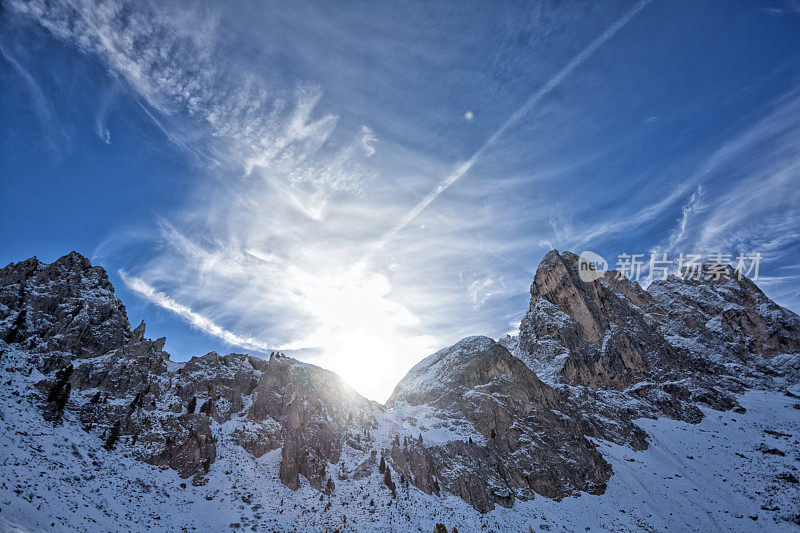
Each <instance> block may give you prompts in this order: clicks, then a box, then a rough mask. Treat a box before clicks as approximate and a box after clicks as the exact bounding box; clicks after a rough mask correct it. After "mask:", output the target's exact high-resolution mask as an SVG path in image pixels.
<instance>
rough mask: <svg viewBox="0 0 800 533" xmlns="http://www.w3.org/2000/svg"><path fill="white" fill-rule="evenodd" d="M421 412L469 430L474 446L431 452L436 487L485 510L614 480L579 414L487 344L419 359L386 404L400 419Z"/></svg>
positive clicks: (478, 340)
mask: <svg viewBox="0 0 800 533" xmlns="http://www.w3.org/2000/svg"><path fill="white" fill-rule="evenodd" d="M421 405H422V406H426V407H427V408H429V409H432V410H434V412H435V413H436V415H437V416H438V417H439V418H441V419H456V420H467V421H469V422H470V423H471V424H472V426H473V428H474V432H475V433H476V434H477V435H476V438H475V439H474V440H473V439H472V438H470V439H469V440H467V441H466V442H465V441H463V440H459V439H452V440H449V441H448V442H446V443H442V444H432V445H431V446H429V448H428V451H429V453H430V454H431V456H432V458H433V461H432V462H433V464H434V465H435V471H436V474H437V477H438V478H439V481H440V482H441V485H442V486H443V487H444V488H446V489H447V490H449V491H450V492H453V493H455V494H459V495H461V497H462V498H464V499H465V500H466V501H468V502H470V503H471V504H473V505H474V506H475V507H476V508H478V509H480V510H482V511H488V510H490V509H491V508H492V507H493V506H494V504H500V505H506V506H509V505H511V503H513V501H514V499H515V498H519V499H529V498H532V497H533V495H534V493H538V494H542V495H544V496H548V497H551V498H557V497H562V496H565V495H567V494H571V493H572V492H573V491H587V492H592V493H598V492H602V491H603V490H604V487H605V484H604V483H605V481H606V479H607V478H608V476H609V475H610V473H611V470H610V467H609V466H608V464H607V463H606V462H605V461H604V460H603V458H602V456H601V455H600V454H599V453H598V452H597V451H596V450H595V447H594V445H592V444H591V443H590V442H589V441H588V440H586V438H585V436H584V434H583V431H582V428H581V425H580V424H579V423H578V422H576V420H580V415H579V414H578V413H575V412H573V411H571V408H570V407H569V406H568V405H566V404H564V403H562V402H561V401H559V400H558V399H557V398H556V395H555V393H554V391H553V389H552V388H551V387H549V386H548V385H546V384H544V383H542V381H540V380H539V379H538V378H537V377H536V375H535V374H534V373H533V372H532V371H531V370H530V369H529V368H528V367H527V366H525V364H524V363H523V362H522V361H520V360H519V359H517V358H516V357H514V356H512V355H511V354H510V353H509V352H508V350H507V349H506V348H505V347H503V346H501V345H500V344H498V343H496V342H495V341H493V340H492V339H490V338H488V337H470V338H467V339H464V340H462V341H459V342H458V343H456V344H455V345H454V346H452V347H450V348H446V349H444V350H441V351H439V352H437V353H435V354H433V355H431V356H430V357H428V358H426V359H424V360H422V361H421V362H420V363H419V364H417V365H416V366H415V367H414V368H412V369H411V371H409V373H408V374H407V375H406V377H404V378H403V379H402V380H401V381H400V383H398V385H397V387H396V388H395V390H394V392H393V393H392V396H391V397H390V398H389V401H388V402H387V407H388V408H389V409H390V410H396V411H400V412H402V411H403V410H404V409H405V408H407V407H408V406H411V407H413V406H421ZM477 436H480V437H482V438H480V439H478V438H477ZM411 463H412V464H414V462H413V461H411ZM415 477H418V476H417V475H415Z"/></svg>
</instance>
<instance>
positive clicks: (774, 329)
mask: <svg viewBox="0 0 800 533" xmlns="http://www.w3.org/2000/svg"><path fill="white" fill-rule="evenodd" d="M578 267H579V262H578V256H576V255H575V254H572V253H570V252H564V253H559V252H558V251H557V250H553V251H551V252H549V253H548V254H547V255H546V256H545V257H544V259H543V260H542V262H541V263H540V265H539V268H538V270H537V272H536V275H535V278H534V282H533V284H532V286H531V303H530V307H529V309H528V312H527V313H526V315H525V317H524V318H523V320H522V322H521V325H520V330H519V335H518V336H514V337H507V338H506V339H503V340H502V343H503V344H505V345H507V346H509V347H510V348H511V349H512V350H513V353H514V355H515V356H517V357H519V358H520V359H521V360H523V361H524V362H525V363H526V364H527V365H528V366H529V367H530V368H531V369H532V370H533V371H534V372H535V373H536V374H537V375H538V376H540V377H541V378H542V379H544V380H545V381H546V382H548V383H549V384H551V385H553V386H554V387H555V388H556V390H557V392H558V393H559V394H560V395H561V397H562V398H563V399H564V401H566V402H568V403H571V404H574V405H575V406H576V409H577V410H578V411H580V412H581V413H583V415H584V417H585V419H586V421H587V423H588V424H589V427H588V428H587V429H586V431H587V433H589V434H594V435H596V436H598V437H601V438H606V439H608V440H612V441H615V442H618V443H622V444H627V445H630V446H633V447H634V448H641V447H645V446H646V441H645V440H644V439H643V436H642V435H641V433H640V432H638V431H637V428H636V426H635V425H634V424H632V420H634V419H636V418H639V417H652V418H657V417H660V416H668V417H671V418H675V419H679V420H685V421H689V422H697V421H699V420H701V419H702V416H703V415H702V412H701V411H700V409H699V408H698V405H707V406H710V407H713V408H715V409H732V408H735V407H736V406H737V403H736V398H735V395H736V394H738V393H740V392H742V391H743V390H744V388H745V387H748V386H755V385H757V386H761V387H770V386H780V385H781V384H786V383H793V382H796V381H797V378H798V377H800V375H798V374H799V373H798V371H797V370H796V367H797V362H798V360H799V359H798V358H800V355H798V353H799V352H800V350H798V347H799V346H800V343H799V340H800V335H798V323H800V322H799V319H798V317H797V315H795V314H794V313H792V312H791V311H788V310H786V309H783V308H781V307H780V306H778V305H777V304H775V303H774V302H772V301H771V300H769V298H767V297H766V296H765V295H764V294H763V292H761V290H759V289H758V288H757V287H756V286H755V284H754V283H752V282H751V281H750V280H748V279H747V278H745V277H744V276H741V275H740V274H739V273H738V272H736V271H734V270H733V269H732V268H731V267H730V266H727V265H714V264H710V263H709V264H705V265H702V266H701V268H700V269H698V271H697V272H695V273H693V275H691V276H685V277H678V276H670V277H669V278H668V279H666V280H662V281H655V282H653V283H652V284H651V286H650V287H649V289H648V290H644V289H643V288H642V287H641V286H639V284H638V283H635V282H631V281H629V280H627V279H626V278H624V277H623V276H620V275H619V274H618V273H617V272H616V271H608V272H605V273H604V274H603V275H602V276H600V277H599V278H598V279H596V280H594V281H590V282H586V281H583V280H581V278H580V276H579V274H578ZM720 274H721V275H720Z"/></svg>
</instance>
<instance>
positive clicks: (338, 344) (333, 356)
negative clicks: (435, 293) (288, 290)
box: [303, 264, 434, 402]
mask: <svg viewBox="0 0 800 533" xmlns="http://www.w3.org/2000/svg"><path fill="white" fill-rule="evenodd" d="M390 292H391V284H390V282H389V280H388V278H387V277H386V276H384V275H382V274H379V273H376V272H371V271H368V270H367V269H366V267H365V266H364V265H363V264H360V265H356V266H354V267H350V268H347V269H342V270H331V271H327V272H324V273H316V275H315V276H313V280H311V281H310V282H309V283H307V284H306V285H305V288H304V290H303V296H304V300H305V304H306V306H307V309H309V311H310V312H311V313H312V314H313V315H314V318H315V321H316V322H317V324H318V328H317V329H316V330H315V331H314V332H313V333H312V334H311V335H310V336H309V337H308V338H307V339H305V340H304V344H305V345H306V346H319V347H321V348H322V349H323V353H322V356H321V357H320V359H319V360H318V361H315V362H316V363H318V364H320V365H321V366H323V367H325V368H328V369H330V370H333V371H334V372H336V373H337V374H339V376H341V377H342V379H344V380H345V382H346V383H347V384H348V385H350V386H351V387H353V388H354V389H355V390H356V391H358V392H359V393H361V394H363V395H365V396H367V397H368V398H370V399H373V400H377V401H381V402H382V401H385V400H386V399H387V398H388V396H389V394H390V393H391V391H392V388H393V386H394V384H395V383H396V382H397V380H398V379H399V378H400V377H402V375H403V374H404V373H405V372H406V371H407V370H408V366H409V357H408V356H409V355H412V357H411V358H410V359H411V361H413V360H414V359H418V358H419V357H422V356H424V355H426V354H427V353H429V351H431V349H432V347H433V346H434V342H433V340H432V339H431V338H430V337H428V336H421V335H414V334H413V331H410V330H413V327H414V326H416V325H417V324H418V322H419V320H418V319H417V317H416V316H414V314H413V313H411V312H410V311H409V310H408V309H407V308H406V307H405V306H403V305H401V304H399V303H397V302H394V301H392V300H391V299H390V298H389V295H390Z"/></svg>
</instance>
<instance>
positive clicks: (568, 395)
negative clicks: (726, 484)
mask: <svg viewBox="0 0 800 533" xmlns="http://www.w3.org/2000/svg"><path fill="white" fill-rule="evenodd" d="M576 262H577V257H576V256H575V255H573V254H570V253H563V254H559V253H558V252H557V251H553V252H550V253H549V254H547V256H546V257H545V258H544V260H543V261H542V264H541V265H540V267H539V270H538V271H537V273H536V276H535V279H534V282H533V285H532V287H531V304H530V307H529V310H528V312H527V314H526V315H525V318H524V320H523V321H522V325H521V327H520V333H519V336H518V337H515V338H508V339H505V340H503V342H502V343H497V342H495V341H493V340H492V339H489V338H487V337H470V338H467V339H464V340H462V341H460V342H459V343H457V344H455V345H454V346H452V347H450V348H446V349H444V350H441V351H439V352H437V353H435V354H433V355H431V356H429V357H428V358H426V359H424V360H423V361H421V362H420V363H419V364H418V365H416V366H415V367H414V368H413V369H412V370H411V371H410V372H409V373H408V375H407V376H406V377H405V378H404V379H403V380H402V381H401V382H400V383H399V384H398V385H397V388H396V389H395V391H394V393H393V394H392V396H391V398H390V400H389V401H388V402H387V404H386V405H385V406H381V405H378V404H376V403H374V402H370V401H368V400H367V399H365V398H363V397H361V396H359V395H358V394H357V393H355V392H354V391H353V390H351V389H350V388H349V387H347V386H346V385H345V384H344V383H343V382H342V381H341V380H340V379H339V378H338V376H336V375H335V374H333V373H331V372H329V371H326V370H324V369H322V368H319V367H316V366H314V365H309V364H306V363H302V362H300V361H297V360H294V359H291V358H288V357H285V356H282V355H281V354H273V355H272V356H270V357H269V358H261V357H253V356H248V355H242V354H229V355H225V356H221V355H219V354H216V353H213V352H212V353H209V354H206V355H204V356H201V357H194V358H192V359H191V360H190V361H188V362H185V363H176V362H173V361H171V360H170V357H169V354H168V353H166V352H165V351H164V346H165V339H163V338H161V339H157V340H151V339H148V338H146V337H145V326H144V324H141V325H140V326H138V327H137V328H135V329H132V328H131V326H130V324H129V322H128V318H127V316H126V313H125V308H124V306H123V305H122V303H121V302H120V301H119V299H118V298H117V297H116V295H115V294H114V288H113V287H112V286H111V284H110V283H109V281H108V277H107V275H106V273H105V271H104V270H103V269H102V268H100V267H95V266H92V265H91V264H90V263H89V261H88V260H87V259H85V258H84V257H82V256H81V255H80V254H77V253H75V252H73V253H71V254H69V255H67V256H65V257H62V258H61V259H59V260H58V261H56V262H54V263H52V264H49V265H47V264H43V263H41V262H40V261H38V260H37V259H35V258H33V259H29V260H26V261H22V262H20V263H15V264H11V265H9V266H7V267H5V268H4V269H2V270H0V360H2V358H3V354H4V353H12V352H13V353H14V354H20V353H22V354H24V358H25V362H24V364H20V363H19V362H18V361H17V359H14V363H13V365H11V364H9V365H8V366H6V368H4V372H5V373H6V374H8V377H6V376H5V375H4V380H5V379H8V380H13V379H16V378H15V377H14V376H25V377H26V378H25V379H28V378H29V377H30V376H35V379H33V381H32V382H31V383H33V386H32V388H31V389H30V390H28V391H27V398H28V400H30V401H31V402H33V403H35V404H36V405H38V406H39V408H40V409H41V412H42V414H43V416H44V419H45V420H47V421H49V422H52V423H55V424H59V423H62V421H63V420H67V422H64V423H78V424H79V425H80V427H82V429H83V430H84V431H86V432H88V433H89V434H90V435H93V436H94V437H95V438H96V441H97V443H98V445H99V446H104V447H105V448H107V449H109V450H115V451H116V452H119V453H125V454H130V455H131V456H133V457H136V458H138V459H140V460H142V461H144V462H146V463H149V464H153V465H158V466H161V467H163V468H168V469H172V470H174V471H176V472H177V473H178V474H179V475H180V476H181V477H184V478H192V481H193V483H194V484H195V485H197V486H203V485H204V484H205V483H206V482H207V480H208V476H209V475H210V474H209V473H210V472H211V471H212V470H213V469H214V468H215V464H216V463H217V461H218V460H219V457H220V454H223V455H224V454H228V455H230V453H232V452H231V450H233V449H234V448H235V449H236V450H242V451H243V452H244V453H246V454H247V456H248V457H250V458H252V460H253V461H257V460H259V458H262V457H266V456H274V455H269V454H279V467H278V468H277V470H276V471H275V473H274V475H275V476H276V477H277V478H278V479H279V480H280V482H281V483H283V485H285V486H286V487H288V488H290V489H293V490H300V489H302V488H303V487H304V485H307V486H310V487H312V488H314V489H315V490H317V491H319V492H320V493H330V492H332V491H333V490H335V487H336V485H337V484H344V485H346V486H361V485H364V484H366V486H369V484H370V483H377V486H376V487H374V490H384V491H391V493H392V494H394V493H395V491H398V490H401V489H402V490H416V489H419V491H422V492H423V493H427V494H429V495H434V496H437V495H438V496H445V495H447V494H448V493H450V494H454V495H456V496H458V497H460V498H461V499H463V500H464V501H466V502H468V503H469V504H471V505H472V506H473V507H475V508H476V509H478V510H479V511H481V512H488V511H490V510H492V509H493V508H494V507H495V506H496V505H500V506H505V507H511V506H512V505H514V503H515V502H516V501H520V500H529V499H532V498H534V497H536V495H537V494H538V495H541V496H545V497H548V498H561V497H564V496H567V495H570V494H575V493H578V492H589V493H593V494H597V493H602V492H603V491H604V489H605V486H606V483H607V481H608V480H609V477H610V476H611V475H612V471H611V467H610V466H609V464H608V463H607V462H606V461H605V460H604V458H603V456H602V455H601V454H600V453H599V452H598V450H597V448H596V446H595V445H594V444H593V442H592V440H590V439H604V440H607V441H612V442H615V443H618V444H622V445H625V446H628V447H631V448H634V449H637V450H640V449H644V448H646V447H647V445H648V443H647V436H646V434H645V433H644V432H643V431H642V430H641V429H640V428H639V427H638V426H637V425H636V424H634V422H633V420H635V419H637V418H639V417H642V416H647V417H654V418H655V417H662V416H668V417H671V418H676V419H679V420H686V421H691V422H697V421H699V420H701V419H702V416H703V415H702V412H701V411H700V409H699V408H698V405H708V406H712V407H714V408H717V409H732V408H736V407H737V403H736V394H737V393H738V392H740V391H741V390H743V388H744V387H747V386H752V385H753V384H754V383H757V384H758V385H759V386H763V387H780V386H782V385H785V384H787V383H797V382H798V381H800V379H799V378H800V376H798V375H797V374H798V370H797V368H798V365H797V361H798V357H800V356H798V353H797V352H798V349H799V348H800V319H798V317H797V315H795V314H793V313H791V312H790V311H787V310H785V309H783V308H781V307H779V306H777V305H776V304H775V303H774V302H772V301H770V300H769V299H768V298H767V297H766V296H765V295H764V294H763V293H762V292H761V291H760V290H759V289H758V288H757V287H756V286H755V285H754V284H753V283H752V282H750V281H749V280H746V279H743V280H738V279H734V278H733V277H729V279H727V280H726V281H724V282H712V281H708V280H700V281H697V282H693V281H687V280H683V279H680V278H670V279H668V280H665V281H663V282H656V283H654V284H653V286H651V287H650V290H649V291H646V290H644V289H642V288H641V287H640V286H639V285H638V284H635V283H630V282H628V281H627V280H624V279H619V278H618V277H617V276H616V275H615V273H613V272H611V273H607V274H606V275H605V276H604V277H603V278H601V279H599V280H597V281H594V282H591V283H586V282H583V281H581V280H580V278H579V277H578V276H577V270H576V268H577V267H576ZM506 346H507V347H508V348H509V349H511V352H510V351H509V349H507V348H506ZM512 352H513V353H512ZM15 357H17V356H16V355H15ZM378 472H380V474H378ZM376 476H377V481H375V479H376ZM380 476H384V477H383V478H381V477H380ZM398 487H399V489H398ZM409 487H415V488H416V489H409Z"/></svg>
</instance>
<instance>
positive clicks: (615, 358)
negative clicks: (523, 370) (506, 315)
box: [517, 250, 678, 388]
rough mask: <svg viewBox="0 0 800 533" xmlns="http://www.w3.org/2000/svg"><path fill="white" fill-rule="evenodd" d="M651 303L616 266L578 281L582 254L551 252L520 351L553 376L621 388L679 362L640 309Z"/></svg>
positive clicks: (535, 287) (535, 288)
mask: <svg viewBox="0 0 800 533" xmlns="http://www.w3.org/2000/svg"><path fill="white" fill-rule="evenodd" d="M652 301H653V299H652V297H650V295H649V294H648V293H647V292H646V291H645V290H644V289H642V288H641V287H640V286H639V284H638V283H635V282H630V281H628V280H627V279H625V278H623V277H621V276H619V274H618V273H617V272H616V271H613V270H612V271H608V272H606V273H605V275H604V276H602V277H601V278H599V279H597V280H594V281H590V282H586V281H583V280H581V278H580V276H579V274H578V256H576V255H575V254H573V253H571V252H564V253H559V252H558V251H557V250H552V251H550V252H548V253H547V255H545V257H544V259H543V260H542V262H541V263H540V265H539V268H538V269H537V271H536V275H535V276H534V281H533V284H532V285H531V302H530V306H529V309H528V312H527V314H526V315H525V317H524V318H523V320H522V323H521V325H520V335H519V344H518V345H519V352H518V354H517V355H519V356H521V357H522V358H523V359H524V360H525V361H526V363H528V364H529V366H531V368H532V369H534V371H536V372H537V374H540V375H543V376H545V377H547V378H548V379H550V380H560V379H563V380H566V381H567V382H569V383H575V384H581V385H589V386H595V387H596V386H603V387H608V386H611V387H616V388H624V387H626V386H628V385H631V384H632V383H635V382H636V381H638V380H641V379H642V378H643V377H644V376H646V375H647V374H648V373H649V372H651V371H652V370H654V369H656V368H658V367H663V366H664V365H665V364H676V363H678V361H677V359H678V358H677V355H676V354H675V352H674V350H673V349H672V347H671V346H670V345H669V343H667V342H666V340H665V339H663V337H662V336H661V334H660V333H659V332H658V331H657V329H656V328H655V327H654V326H653V325H652V324H651V323H650V322H649V321H648V319H647V317H646V315H645V313H644V311H643V307H647V306H649V305H651V304H652Z"/></svg>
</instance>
